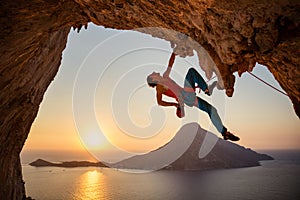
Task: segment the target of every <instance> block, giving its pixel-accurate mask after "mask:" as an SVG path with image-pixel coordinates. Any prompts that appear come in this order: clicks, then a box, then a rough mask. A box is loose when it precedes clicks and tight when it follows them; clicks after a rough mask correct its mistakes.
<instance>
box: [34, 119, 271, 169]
mask: <svg viewBox="0 0 300 200" xmlns="http://www.w3.org/2000/svg"><path fill="white" fill-rule="evenodd" d="M191 135H192V137H190V136H191ZM187 136H189V137H187ZM207 138H210V139H209V140H207ZM212 141H214V144H213V145H211V149H208V150H207V149H206V150H204V152H205V151H206V152H207V153H206V154H204V155H200V154H199V152H200V151H201V150H203V148H204V147H205V144H207V143H211V142H212ZM184 145H185V147H187V148H186V149H184V148H183V146H184ZM206 146H207V145H206ZM208 146H209V145H208ZM180 148H181V150H179V149H180ZM176 151H177V153H176ZM178 152H179V153H178ZM264 160H273V158H272V157H271V156H269V155H266V154H260V153H257V152H255V151H253V150H251V149H249V148H245V147H243V146H240V145H238V144H236V143H233V142H230V141H225V140H223V139H221V138H218V137H217V136H216V135H215V134H213V133H210V132H209V131H207V130H205V129H202V128H201V127H200V126H199V124H197V123H189V124H186V125H184V126H182V127H181V128H180V129H179V131H178V132H177V133H176V135H175V136H174V138H173V139H172V140H170V141H169V142H168V143H167V144H165V145H164V146H162V147H160V148H158V149H156V150H154V151H151V152H148V153H146V154H143V155H136V156H132V157H130V158H127V159H125V160H122V161H119V162H117V163H102V162H95V163H93V162H88V161H71V162H62V163H51V162H48V161H45V160H42V159H38V160H36V161H34V162H32V163H30V165H31V166H35V167H45V166H54V167H91V166H92V167H111V168H117V169H140V170H160V169H165V170H196V171H202V170H213V169H229V168H241V167H254V166H259V165H260V161H264Z"/></svg>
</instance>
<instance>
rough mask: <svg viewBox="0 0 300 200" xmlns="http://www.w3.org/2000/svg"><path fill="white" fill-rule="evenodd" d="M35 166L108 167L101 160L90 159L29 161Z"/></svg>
mask: <svg viewBox="0 0 300 200" xmlns="http://www.w3.org/2000/svg"><path fill="white" fill-rule="evenodd" d="M29 165H31V166H34V167H70V168H72V167H106V165H104V164H103V163H101V162H89V161H68V162H62V163H52V162H48V161H46V160H42V159H37V160H36V161H34V162H32V163H29Z"/></svg>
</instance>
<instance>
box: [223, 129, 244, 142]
mask: <svg viewBox="0 0 300 200" xmlns="http://www.w3.org/2000/svg"><path fill="white" fill-rule="evenodd" d="M222 135H223V139H224V140H231V141H239V140H240V138H239V137H237V136H235V135H233V134H232V133H230V132H228V131H227V132H226V133H224V134H222Z"/></svg>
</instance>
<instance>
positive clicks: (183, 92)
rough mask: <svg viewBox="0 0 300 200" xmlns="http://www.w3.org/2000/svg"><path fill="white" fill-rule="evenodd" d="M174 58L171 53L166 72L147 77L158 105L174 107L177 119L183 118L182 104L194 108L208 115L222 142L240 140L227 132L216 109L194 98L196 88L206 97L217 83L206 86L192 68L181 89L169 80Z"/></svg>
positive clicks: (196, 97) (200, 99) (173, 54)
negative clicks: (163, 96) (168, 99)
mask: <svg viewBox="0 0 300 200" xmlns="http://www.w3.org/2000/svg"><path fill="white" fill-rule="evenodd" d="M175 56H176V54H175V53H172V55H171V57H170V59H169V64H168V67H167V70H166V71H165V72H164V73H163V75H162V76H161V75H160V73H157V72H153V73H152V74H150V75H149V76H148V77H147V83H148V85H149V87H152V88H156V99H157V103H158V105H160V106H174V107H176V115H177V116H178V117H179V118H182V117H184V116H185V112H184V104H186V105H187V106H190V107H193V106H195V107H197V108H199V109H200V110H202V111H204V112H206V113H207V114H208V115H209V117H210V119H211V121H212V123H213V124H214V126H215V127H216V128H217V130H218V131H219V132H220V133H221V134H222V136H223V139H224V140H231V141H238V140H239V139H240V138H239V137H237V136H235V135H234V134H232V133H230V132H229V131H227V128H226V127H225V126H224V125H223V123H222V121H221V119H220V117H219V115H218V112H217V109H216V108H215V107H213V106H212V105H210V104H209V103H208V102H206V101H205V100H203V99H202V98H200V97H198V96H196V92H195V91H196V88H197V87H199V88H200V91H201V90H202V91H204V93H205V94H206V95H208V96H210V95H211V94H212V91H213V89H214V87H215V86H216V84H217V81H215V82H214V83H213V84H212V85H210V86H208V85H207V83H206V82H205V81H204V79H203V77H202V76H201V75H200V74H199V73H198V72H197V71H196V70H195V69H194V68H190V69H189V70H188V72H187V74H186V77H185V81H184V88H182V87H181V86H179V85H178V84H177V83H176V82H175V81H174V80H172V79H171V78H170V73H171V69H172V66H173V64H174V61H175ZM162 95H166V96H169V97H172V98H174V99H175V100H176V103H175V102H167V101H164V100H162Z"/></svg>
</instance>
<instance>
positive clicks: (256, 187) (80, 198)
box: [22, 150, 300, 200]
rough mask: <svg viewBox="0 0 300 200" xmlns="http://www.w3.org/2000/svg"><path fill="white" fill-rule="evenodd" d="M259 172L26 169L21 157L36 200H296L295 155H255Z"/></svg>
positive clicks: (299, 178) (299, 181)
mask: <svg viewBox="0 0 300 200" xmlns="http://www.w3.org/2000/svg"><path fill="white" fill-rule="evenodd" d="M258 152H259V153H266V154H268V155H270V156H272V157H273V158H274V159H275V160H271V161H261V162H260V164H261V166H257V167H248V168H238V169H219V170H209V171H170V170H160V171H154V172H145V171H138V170H127V171H123V170H117V169H111V168H96V167H80V168H60V167H38V168H37V167H32V166H30V165H28V163H27V164H26V162H24V160H26V158H25V157H26V155H23V156H22V157H23V158H22V160H23V164H22V168H23V179H24V181H25V187H26V194H27V196H30V197H31V198H33V199H36V200H69V199H70V200H72V199H73V200H102V199H103V200H119V199H120V200H136V199H137V200H140V199H141V200H142V199H144V200H148V199H149V200H150V199H153V200H160V199H162V200H169V199H170V200H193V199H195V200H198V199H201V200H254V199H255V200H285V199H286V200H297V199H300V151H299V150H284V151H283V150H272V151H258Z"/></svg>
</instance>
